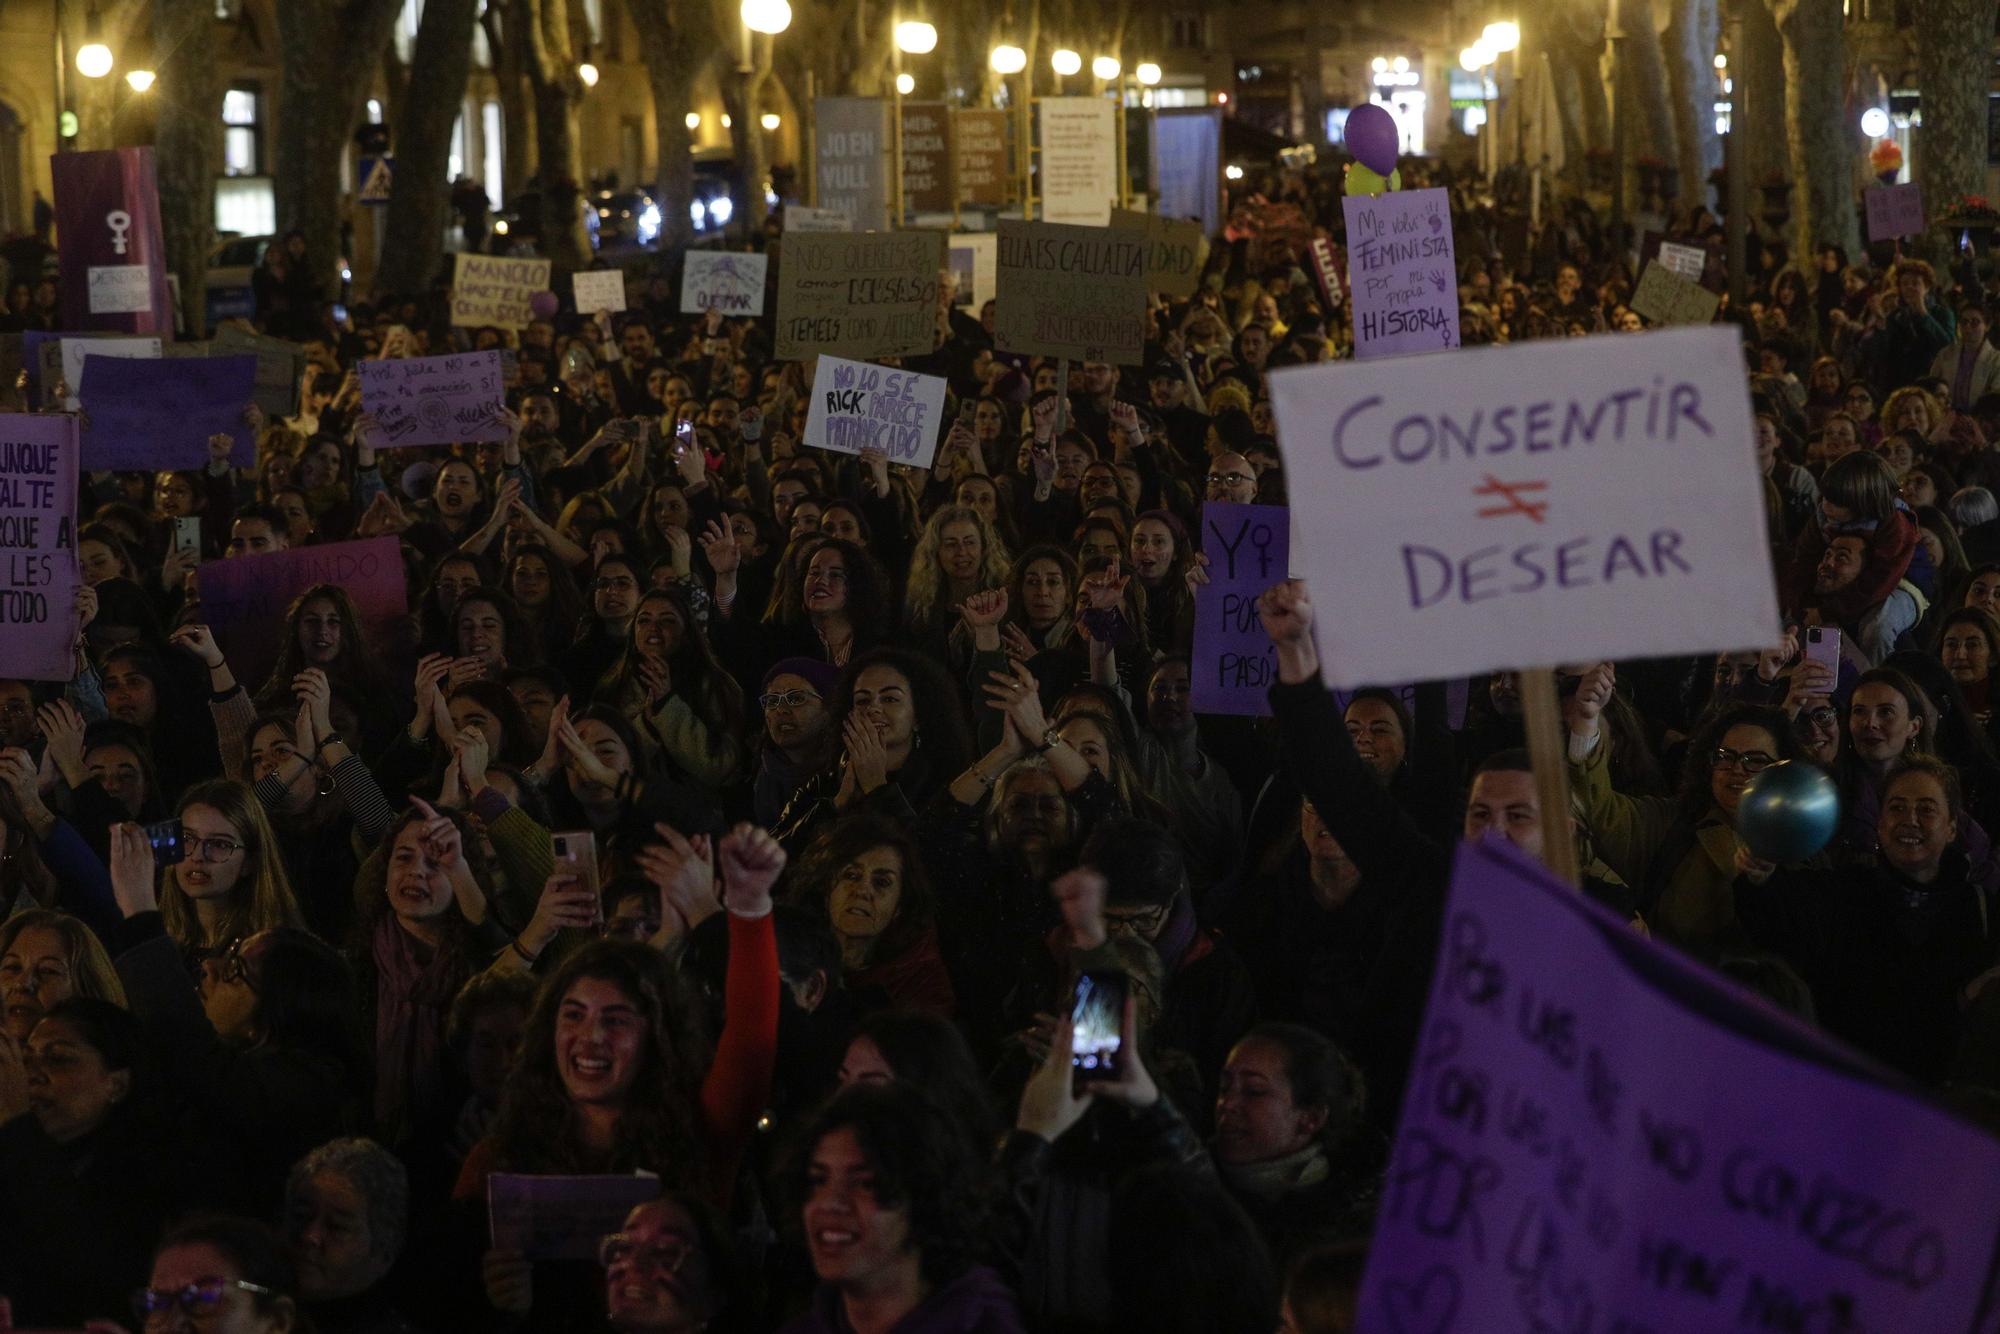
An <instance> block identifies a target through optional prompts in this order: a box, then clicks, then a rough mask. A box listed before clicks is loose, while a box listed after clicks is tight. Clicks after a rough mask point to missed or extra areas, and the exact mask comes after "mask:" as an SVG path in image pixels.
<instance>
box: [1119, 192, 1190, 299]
mask: <svg viewBox="0 0 2000 1334" xmlns="http://www.w3.org/2000/svg"><path fill="white" fill-rule="evenodd" d="M1111 225H1112V226H1113V227H1123V228H1127V229H1128V230H1133V231H1142V232H1144V233H1146V290H1147V291H1149V292H1161V293H1164V294H1165V295H1167V296H1171V297H1190V296H1193V295H1194V289H1195V288H1197V287H1199V286H1200V285H1201V266H1202V265H1203V264H1205V263H1206V262H1207V261H1208V238H1207V237H1205V236H1203V235H1202V234H1201V224H1200V223H1198V222H1185V221H1181V220H1179V219H1176V218H1163V217H1160V216H1159V215H1158V214H1156V213H1141V212H1139V211H1138V210H1136V209H1129V208H1118V209H1113V210H1112V211H1111Z"/></svg>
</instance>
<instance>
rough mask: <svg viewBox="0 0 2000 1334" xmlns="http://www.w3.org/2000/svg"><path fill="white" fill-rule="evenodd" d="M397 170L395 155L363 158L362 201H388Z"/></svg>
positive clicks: (365, 202)
mask: <svg viewBox="0 0 2000 1334" xmlns="http://www.w3.org/2000/svg"><path fill="white" fill-rule="evenodd" d="M395 172H396V159H395V158H393V157H386V156H384V157H364V158H362V159H361V193H360V201H361V202H362V203H364V204H386V203H388V202H389V188H390V186H391V184H392V183H393V182H394V179H395Z"/></svg>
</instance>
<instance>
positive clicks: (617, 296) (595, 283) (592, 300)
mask: <svg viewBox="0 0 2000 1334" xmlns="http://www.w3.org/2000/svg"><path fill="white" fill-rule="evenodd" d="M569 282H570V291H571V292H572V293H573V294H574V295H575V297H576V313H577V314H579V315H594V314H596V313H597V312H598V311H600V310H608V311H611V312H612V313H613V314H616V313H617V312H619V311H621V310H623V309H625V274H624V273H623V272H622V271H621V270H618V269H587V270H585V271H583V272H581V273H572V274H571V275H570V276H569Z"/></svg>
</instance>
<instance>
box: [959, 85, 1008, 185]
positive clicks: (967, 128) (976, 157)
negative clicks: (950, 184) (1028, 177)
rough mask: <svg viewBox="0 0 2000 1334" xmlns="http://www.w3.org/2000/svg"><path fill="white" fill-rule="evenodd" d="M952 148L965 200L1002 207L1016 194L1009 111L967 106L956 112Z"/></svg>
mask: <svg viewBox="0 0 2000 1334" xmlns="http://www.w3.org/2000/svg"><path fill="white" fill-rule="evenodd" d="M952 152H953V156H954V158H955V159H956V162H957V170H958V200H959V202H960V203H961V204H971V205H973V206H975V207H986V208H998V207H1000V206H1002V205H1004V204H1005V203H1006V202H1007V200H1008V199H1009V198H1011V197H1012V195H1013V190H1012V188H1011V185H1012V182H1013V173H1012V172H1010V171H1009V170H1008V166H1007V113H1006V112H1004V111H987V110H973V109H971V108H966V109H964V110H961V111H958V112H956V113H954V115H953V118H952Z"/></svg>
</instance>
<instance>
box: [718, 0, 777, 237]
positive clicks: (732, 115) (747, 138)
mask: <svg viewBox="0 0 2000 1334" xmlns="http://www.w3.org/2000/svg"><path fill="white" fill-rule="evenodd" d="M752 36H753V37H755V38H756V39H757V40H756V41H755V42H753V43H752V48H751V49H752V50H753V51H754V52H755V53H756V54H755V55H754V57H753V68H752V69H751V70H750V71H749V72H748V73H745V72H743V71H741V70H737V69H731V68H723V69H720V70H718V72H717V79H716V82H717V84H718V85H720V87H721V89H722V105H723V106H724V107H726V108H727V109H728V111H729V126H730V129H729V141H730V146H731V149H732V150H733V153H734V156H735V159H736V163H735V170H734V172H733V173H732V175H733V176H734V178H735V179H734V180H733V181H732V182H731V184H732V186H733V188H732V190H731V193H732V194H734V195H735V196H736V198H735V202H734V209H733V211H732V212H731V214H730V219H729V221H730V224H731V227H730V230H731V231H737V230H740V231H741V232H742V234H743V235H744V236H746V237H755V236H757V235H759V234H760V233H762V232H763V230H764V218H765V216H766V215H767V214H768V212H769V210H768V209H767V208H766V206H765V203H764V180H765V178H766V177H767V176H769V175H770V174H771V172H770V156H771V155H770V153H769V152H768V151H766V149H765V147H764V133H765V132H764V127H763V126H761V125H760V124H758V117H759V116H760V115H762V114H763V109H764V107H763V104H764V86H765V85H766V84H767V83H769V82H770V80H771V39H770V38H769V37H768V36H765V35H763V34H761V33H755V34H752ZM719 63H722V64H726V63H727V60H726V58H725V60H724V61H723V62H719Z"/></svg>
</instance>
